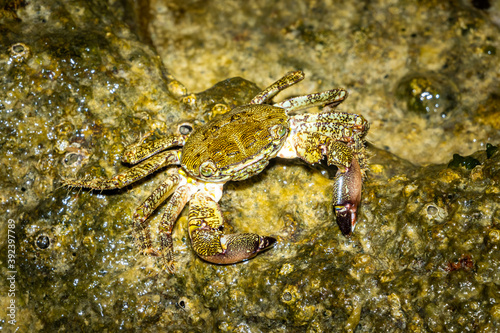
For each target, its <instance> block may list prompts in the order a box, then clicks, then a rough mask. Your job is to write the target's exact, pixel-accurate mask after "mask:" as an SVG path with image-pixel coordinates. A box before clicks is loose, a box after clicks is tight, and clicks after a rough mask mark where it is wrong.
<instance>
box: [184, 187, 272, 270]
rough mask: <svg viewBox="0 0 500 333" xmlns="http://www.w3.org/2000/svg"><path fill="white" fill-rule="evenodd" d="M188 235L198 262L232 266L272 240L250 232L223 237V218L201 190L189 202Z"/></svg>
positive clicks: (260, 250) (270, 244)
mask: <svg viewBox="0 0 500 333" xmlns="http://www.w3.org/2000/svg"><path fill="white" fill-rule="evenodd" d="M189 236H190V237H191V243H192V245H193V249H194V251H195V252H196V254H198V256H200V257H201V258H202V259H204V260H206V261H209V262H212V263H215V264H232V263H236V262H240V261H243V260H247V259H250V258H252V257H254V256H255V255H256V254H257V253H259V252H262V251H264V250H266V249H268V248H269V247H271V246H272V245H273V244H274V243H275V242H276V239H275V238H273V237H266V236H259V235H257V234H252V233H242V234H228V235H225V234H224V218H223V217H222V212H221V210H220V207H219V205H218V204H217V202H216V201H215V200H214V199H213V198H212V197H211V196H209V195H207V194H206V193H203V192H202V191H200V192H197V193H196V194H195V195H194V196H193V198H192V199H191V201H190V203H189Z"/></svg>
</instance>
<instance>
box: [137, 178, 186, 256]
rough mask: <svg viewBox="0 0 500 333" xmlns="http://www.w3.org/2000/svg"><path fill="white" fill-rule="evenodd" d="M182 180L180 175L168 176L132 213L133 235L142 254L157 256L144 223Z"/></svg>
mask: <svg viewBox="0 0 500 333" xmlns="http://www.w3.org/2000/svg"><path fill="white" fill-rule="evenodd" d="M181 180H182V176H181V175H180V174H173V175H170V176H169V177H168V178H167V179H166V180H165V181H164V182H163V183H162V184H161V185H160V186H158V187H157V188H156V189H155V190H154V191H153V193H151V195H150V196H149V197H148V198H147V199H146V200H144V202H143V203H142V204H141V205H140V206H139V207H137V209H136V210H135V213H134V233H135V240H136V243H137V246H138V247H139V249H140V252H141V253H143V254H150V255H155V256H158V255H159V254H158V252H157V251H156V250H154V249H153V246H152V243H151V236H150V233H149V227H148V224H147V223H145V222H146V220H147V219H148V217H149V216H150V215H151V214H152V213H153V212H154V211H155V209H156V208H158V206H159V205H160V204H161V203H162V202H164V201H165V200H166V199H167V198H168V197H169V196H170V195H171V194H172V192H174V190H175V189H176V188H177V187H178V185H179V183H180V182H181Z"/></svg>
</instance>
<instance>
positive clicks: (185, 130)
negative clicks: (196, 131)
mask: <svg viewBox="0 0 500 333" xmlns="http://www.w3.org/2000/svg"><path fill="white" fill-rule="evenodd" d="M192 131H193V126H191V124H188V123H185V124H182V125H180V126H179V133H181V134H182V135H188V134H189V133H191V132H192Z"/></svg>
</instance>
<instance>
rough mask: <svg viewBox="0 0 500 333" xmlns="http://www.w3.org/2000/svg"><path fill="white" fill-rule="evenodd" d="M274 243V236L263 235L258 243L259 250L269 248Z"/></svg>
mask: <svg viewBox="0 0 500 333" xmlns="http://www.w3.org/2000/svg"><path fill="white" fill-rule="evenodd" d="M274 243H276V238H274V237H269V236H263V237H261V240H260V244H259V249H260V250H259V251H262V250H265V249H267V248H270V247H271V246H273V245H274Z"/></svg>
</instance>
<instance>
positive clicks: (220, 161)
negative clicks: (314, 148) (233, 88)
mask: <svg viewBox="0 0 500 333" xmlns="http://www.w3.org/2000/svg"><path fill="white" fill-rule="evenodd" d="M288 132H289V124H288V116H287V114H286V112H285V110H284V109H282V108H278V107H274V106H271V105H260V104H252V105H245V106H240V107H237V108H234V109H233V110H231V111H230V112H228V113H225V114H223V115H220V116H217V117H216V118H214V119H213V120H212V121H210V122H209V123H207V124H206V125H204V126H202V127H200V128H198V129H196V130H195V131H194V132H193V133H192V134H191V135H190V136H189V138H188V140H187V141H186V144H185V145H184V148H183V149H182V155H181V165H182V167H183V168H184V170H185V171H186V172H187V173H188V174H189V175H190V176H191V177H194V178H198V179H202V180H205V181H214V182H216V181H226V180H242V179H246V178H249V177H251V176H253V175H255V174H257V173H259V172H261V171H262V170H263V169H264V168H265V166H266V165H267V164H268V161H269V159H271V158H273V157H275V156H276V154H277V153H278V151H279V150H280V149H281V147H282V146H283V144H284V143H285V140H286V137H287V135H288Z"/></svg>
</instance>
